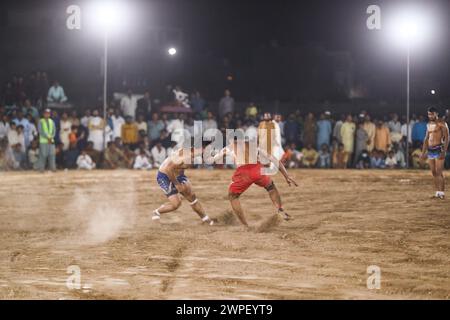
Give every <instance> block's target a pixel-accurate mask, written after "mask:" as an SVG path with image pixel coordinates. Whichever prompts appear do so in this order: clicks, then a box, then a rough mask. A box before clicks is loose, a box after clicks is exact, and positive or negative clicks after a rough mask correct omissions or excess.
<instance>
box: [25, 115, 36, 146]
mask: <svg viewBox="0 0 450 320" xmlns="http://www.w3.org/2000/svg"><path fill="white" fill-rule="evenodd" d="M36 119H37V118H36ZM36 119H35V118H33V116H32V115H31V114H28V115H27V120H28V138H25V141H28V145H27V147H29V146H30V144H31V142H32V141H33V140H34V139H36V138H37V137H38V135H39V132H38V130H37V128H36Z"/></svg>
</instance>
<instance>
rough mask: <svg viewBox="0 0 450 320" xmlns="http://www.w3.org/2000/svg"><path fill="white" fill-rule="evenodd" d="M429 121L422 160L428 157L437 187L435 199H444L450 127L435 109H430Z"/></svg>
mask: <svg viewBox="0 0 450 320" xmlns="http://www.w3.org/2000/svg"><path fill="white" fill-rule="evenodd" d="M428 119H429V120H430V121H429V122H428V124H427V133H426V136H425V141H424V142H423V149H422V159H425V158H426V157H427V155H428V163H429V164H430V169H431V173H432V174H433V178H434V185H435V187H436V194H435V195H434V196H433V198H437V199H444V197H445V195H444V191H445V178H444V161H445V153H446V151H447V149H448V143H449V132H448V126H447V123H445V122H444V121H443V120H441V119H439V115H438V112H437V109H436V108H434V107H430V108H428Z"/></svg>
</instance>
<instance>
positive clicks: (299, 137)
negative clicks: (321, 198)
mask: <svg viewBox="0 0 450 320" xmlns="http://www.w3.org/2000/svg"><path fill="white" fill-rule="evenodd" d="M177 90H179V89H177ZM174 91H175V90H174ZM179 92H181V90H179ZM174 93H175V95H174V99H175V100H176V99H177V97H178V96H179V94H178V96H177V93H176V92H174ZM66 101H67V97H66V95H65V93H64V90H63V88H62V87H61V86H60V85H59V83H58V82H57V81H54V82H53V84H52V85H51V86H50V85H49V83H48V80H47V75H46V73H45V72H38V73H33V74H31V75H30V77H29V79H28V81H26V82H25V81H24V80H23V78H22V77H15V78H14V79H12V81H11V82H8V83H7V84H6V86H5V90H4V92H3V96H2V104H1V105H0V169H1V170H44V169H45V163H42V161H41V160H40V153H39V149H40V147H41V143H40V140H39V133H40V132H41V128H40V122H39V119H40V118H41V117H42V114H43V112H44V108H47V107H48V106H49V105H51V103H65V102H66ZM179 103H180V104H181V105H182V106H183V107H185V108H186V109H189V110H188V112H178V113H165V112H161V111H160V110H156V108H155V107H154V106H152V100H151V98H150V92H149V91H147V92H145V93H144V95H140V98H136V96H135V95H133V92H132V91H131V90H128V92H127V93H126V94H124V95H123V96H122V97H121V98H120V99H118V100H115V101H112V102H111V104H110V108H109V109H108V114H107V117H106V121H105V120H104V118H103V114H102V112H100V110H99V109H95V108H84V109H75V108H71V109H62V110H57V109H52V110H51V114H49V116H50V118H51V119H52V120H53V122H54V125H55V131H56V132H55V135H54V141H52V143H54V146H55V165H56V169H76V168H78V169H86V170H92V169H97V168H107V169H117V168H130V169H131V168H132V169H145V170H147V169H152V168H157V167H158V166H159V165H160V164H161V163H162V162H163V161H164V159H165V158H166V157H167V156H169V155H170V154H171V152H173V150H174V148H175V146H176V144H177V142H176V141H172V140H173V137H172V134H173V133H176V132H177V130H179V129H185V130H187V131H189V132H190V133H191V135H193V134H194V126H195V125H197V124H198V123H199V122H194V121H201V123H202V129H203V131H206V130H208V129H218V130H220V131H222V132H223V136H225V131H226V129H238V128H240V129H243V130H245V131H246V133H247V134H248V135H255V136H256V135H257V132H258V129H257V128H258V124H259V122H260V121H261V116H262V114H263V112H262V110H261V108H259V107H258V106H257V105H256V104H254V103H250V104H249V105H248V106H247V107H246V108H245V109H243V110H236V108H235V102H234V99H233V98H232V96H231V92H230V91H229V90H226V91H225V93H224V97H222V98H221V99H220V101H219V108H218V112H217V114H216V113H213V112H212V111H211V110H208V107H207V106H208V105H207V103H206V101H205V100H204V99H203V98H202V96H201V94H200V93H199V92H198V91H196V92H193V93H192V94H191V95H190V96H189V99H187V97H186V95H184V96H183V101H179ZM445 117H446V121H449V120H450V114H449V113H448V111H447V114H445ZM273 119H274V120H273V121H274V122H276V125H277V126H278V127H279V128H280V133H281V143H282V146H283V149H284V154H283V156H282V159H281V160H282V161H283V163H284V164H285V165H286V166H288V167H289V168H358V169H368V168H373V169H384V168H387V169H394V168H405V167H406V157H409V160H410V161H409V162H410V167H412V168H426V167H427V164H426V162H423V161H420V159H419V158H420V155H421V146H422V142H423V140H424V138H425V133H426V124H427V119H425V117H424V116H423V115H419V116H416V115H413V116H412V117H411V120H410V123H409V128H410V130H409V132H408V133H407V126H406V121H405V118H404V117H403V118H400V117H399V116H398V115H397V114H395V113H392V114H389V115H385V116H382V117H379V116H378V117H371V115H370V114H369V113H368V112H366V111H361V112H360V113H359V114H353V115H352V114H347V115H336V114H332V113H331V112H330V111H323V112H320V113H316V114H315V113H312V112H307V113H303V112H301V111H300V110H296V111H294V112H291V113H288V114H274V115H273ZM175 140H176V139H175ZM407 143H409V145H410V148H409V150H410V153H409V154H408V155H406V144H407ZM446 166H447V167H449V166H450V153H449V152H448V153H447V157H446ZM52 169H53V168H52Z"/></svg>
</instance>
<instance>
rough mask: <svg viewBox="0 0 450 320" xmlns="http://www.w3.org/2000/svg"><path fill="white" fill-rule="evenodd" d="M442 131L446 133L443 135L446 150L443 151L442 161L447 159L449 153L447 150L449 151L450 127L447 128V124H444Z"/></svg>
mask: <svg viewBox="0 0 450 320" xmlns="http://www.w3.org/2000/svg"><path fill="white" fill-rule="evenodd" d="M442 131H444V132H443V133H444V135H443V136H444V139H443V140H444V141H443V143H444V150H442V154H441V157H440V158H441V159H445V155H446V153H447V150H448V144H449V131H448V126H447V123H445V122H444V123H443V124H442Z"/></svg>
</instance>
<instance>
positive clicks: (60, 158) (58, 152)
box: [55, 142, 65, 169]
mask: <svg viewBox="0 0 450 320" xmlns="http://www.w3.org/2000/svg"><path fill="white" fill-rule="evenodd" d="M55 162H56V168H57V169H65V159H64V144H63V143H61V142H60V143H58V144H57V145H56V148H55Z"/></svg>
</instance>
